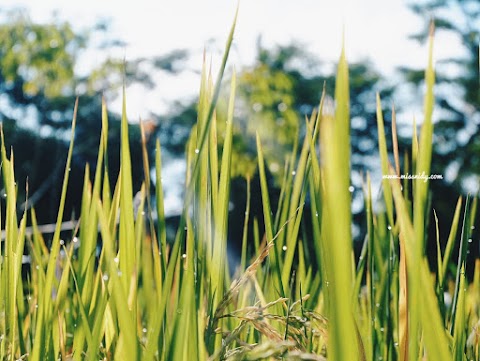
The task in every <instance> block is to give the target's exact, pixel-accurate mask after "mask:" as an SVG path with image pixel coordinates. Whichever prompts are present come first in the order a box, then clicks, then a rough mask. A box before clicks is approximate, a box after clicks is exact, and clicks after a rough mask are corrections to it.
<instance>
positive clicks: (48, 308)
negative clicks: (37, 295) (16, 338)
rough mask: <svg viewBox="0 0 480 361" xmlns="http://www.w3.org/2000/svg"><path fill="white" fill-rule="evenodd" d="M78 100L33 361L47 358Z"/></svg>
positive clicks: (37, 327)
mask: <svg viewBox="0 0 480 361" xmlns="http://www.w3.org/2000/svg"><path fill="white" fill-rule="evenodd" d="M77 110H78V99H77V101H76V102H75V108H74V111H73V120H72V130H71V137H70V146H69V148H68V154H67V160H66V166H65V173H64V176H63V185H62V194H61V197H60V206H59V209H58V216H57V224H56V227H55V233H54V235H53V239H52V247H51V249H50V258H49V261H48V267H47V274H46V279H45V288H44V295H43V297H42V299H41V300H39V310H38V314H37V324H36V328H35V340H34V343H33V348H32V353H31V354H30V357H31V360H32V361H40V360H43V359H44V357H45V347H46V346H47V339H48V337H49V333H50V331H51V325H50V320H51V317H52V315H51V313H52V310H53V307H52V304H53V303H52V296H51V295H52V290H53V284H54V278H55V268H56V263H57V259H58V255H59V251H60V231H61V227H60V226H61V223H62V219H63V210H64V207H65V200H66V196H67V186H68V180H69V175H70V163H71V160H72V153H73V144H74V138H75V136H74V135H75V124H76V119H77Z"/></svg>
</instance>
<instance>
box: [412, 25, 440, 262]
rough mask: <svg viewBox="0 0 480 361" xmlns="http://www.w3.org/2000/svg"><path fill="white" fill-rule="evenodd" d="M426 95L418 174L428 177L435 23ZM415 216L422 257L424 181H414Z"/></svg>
mask: <svg viewBox="0 0 480 361" xmlns="http://www.w3.org/2000/svg"><path fill="white" fill-rule="evenodd" d="M425 83H426V93H425V101H424V119H423V123H422V129H421V134H420V144H419V148H418V155H417V162H416V168H415V171H416V174H417V175H421V174H424V175H425V176H427V177H428V175H429V174H430V164H431V159H432V140H433V121H432V114H433V105H434V95H433V87H434V83H435V70H434V65H433V23H432V25H431V28H430V35H429V43H428V65H427V68H426V70H425ZM414 183H415V187H414V199H413V202H414V204H413V206H414V216H413V222H414V227H415V235H416V244H415V249H416V252H417V253H418V254H419V255H422V254H423V252H424V248H425V218H426V214H427V197H428V185H429V182H428V180H427V181H424V180H423V179H417V180H415V181H414Z"/></svg>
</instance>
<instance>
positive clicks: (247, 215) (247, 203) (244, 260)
mask: <svg viewBox="0 0 480 361" xmlns="http://www.w3.org/2000/svg"><path fill="white" fill-rule="evenodd" d="M246 183H247V194H246V200H245V218H244V220H243V233H242V254H241V257H240V272H244V271H245V269H246V268H247V248H248V241H249V239H248V224H249V221H250V199H251V181H250V176H247V178H246Z"/></svg>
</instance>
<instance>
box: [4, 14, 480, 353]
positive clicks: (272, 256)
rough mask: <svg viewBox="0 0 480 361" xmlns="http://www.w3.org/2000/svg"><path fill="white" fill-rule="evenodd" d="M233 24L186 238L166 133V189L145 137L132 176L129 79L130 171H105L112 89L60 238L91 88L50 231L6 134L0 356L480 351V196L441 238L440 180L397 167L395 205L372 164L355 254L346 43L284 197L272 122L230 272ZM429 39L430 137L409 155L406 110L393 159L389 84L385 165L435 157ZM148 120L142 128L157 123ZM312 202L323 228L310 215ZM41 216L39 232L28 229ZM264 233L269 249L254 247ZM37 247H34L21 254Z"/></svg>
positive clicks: (206, 114) (204, 103) (209, 108)
mask: <svg viewBox="0 0 480 361" xmlns="http://www.w3.org/2000/svg"><path fill="white" fill-rule="evenodd" d="M234 27H235V23H234V25H233V27H232V30H231V32H230V34H229V37H228V40H227V44H226V49H225V54H224V57H223V60H222V63H221V66H220V71H219V74H218V76H217V78H216V79H215V80H214V79H213V77H212V75H211V74H210V73H209V72H208V71H207V70H206V69H207V65H206V64H205V66H204V69H203V73H202V81H201V87H200V96H199V102H198V122H197V125H196V127H195V128H194V129H193V130H192V136H191V138H190V141H189V144H188V146H187V150H186V153H187V154H186V157H187V175H186V186H185V203H184V207H183V212H182V215H181V219H180V225H179V228H178V231H177V233H176V236H175V240H174V241H173V242H171V243H168V241H167V236H166V229H165V224H166V221H165V215H164V210H163V205H164V202H163V192H162V164H161V145H160V143H159V141H157V144H156V149H155V164H154V165H153V166H154V168H155V176H156V190H155V193H154V194H155V202H152V200H151V199H150V194H151V189H150V188H151V187H152V185H151V183H152V182H151V180H150V167H151V166H150V164H149V157H148V150H147V149H146V148H145V147H144V151H143V157H144V159H143V163H144V168H145V180H144V183H143V185H142V186H141V188H140V189H138V190H137V189H133V187H132V176H131V159H130V149H129V143H128V131H129V129H128V128H129V123H128V121H127V118H126V111H125V108H126V101H125V95H124V102H123V116H122V119H121V122H122V123H121V144H122V145H121V151H120V154H119V155H118V156H119V158H120V161H121V169H120V173H119V175H118V179H117V182H116V186H115V187H114V189H110V186H109V181H108V179H109V176H110V175H109V174H108V164H107V157H106V154H107V151H108V123H109V122H108V119H107V111H106V105H105V103H103V108H102V135H101V140H100V143H99V151H98V159H97V163H96V169H95V170H93V172H94V173H93V174H91V172H92V170H91V169H90V168H89V167H88V166H87V167H86V168H85V178H84V188H83V194H82V211H81V217H80V219H79V221H78V225H77V228H76V229H75V230H74V232H73V233H72V235H71V238H70V239H68V240H66V241H64V240H62V239H60V235H61V222H62V219H63V218H64V215H63V207H64V203H65V199H66V197H67V196H68V195H67V193H66V190H67V185H68V181H69V173H70V172H69V171H70V162H71V158H72V151H73V147H74V144H73V139H74V136H73V134H74V132H75V118H76V110H77V105H75V112H74V117H73V121H72V138H71V139H72V141H71V144H70V148H69V153H68V155H67V161H66V166H65V175H64V184H63V189H62V196H61V202H60V205H59V211H58V220H57V227H56V229H55V233H54V235H53V237H52V238H51V239H48V240H45V239H44V235H42V234H41V233H40V231H39V228H38V226H37V224H36V219H35V211H34V210H32V211H31V212H30V213H27V211H25V212H23V213H22V214H19V213H18V208H17V199H16V183H15V176H14V153H13V151H12V152H10V154H7V150H6V148H5V142H4V140H3V135H2V139H1V141H2V144H1V157H2V168H1V171H2V176H3V187H4V190H5V191H4V197H3V199H2V200H1V202H2V203H4V205H5V207H4V209H5V210H6V214H5V215H4V217H3V218H2V219H5V224H3V225H2V229H4V230H5V231H4V237H3V238H2V240H1V247H0V251H1V263H0V310H1V313H0V334H1V337H0V359H2V360H13V359H29V360H57V359H63V360H68V359H72V360H98V359H105V360H220V359H222V360H260V359H285V360H287V359H288V360H325V359H328V360H334V361H352V360H372V361H373V360H392V361H395V360H401V361H403V360H419V359H426V360H434V361H443V360H479V359H480V334H479V325H480V318H479V313H480V310H479V307H478V305H479V304H480V291H479V290H480V261H479V260H477V261H476V263H475V267H476V268H475V271H474V278H473V280H472V281H469V280H468V279H467V278H466V277H465V268H466V267H467V265H466V262H465V260H466V252H467V248H468V247H469V242H468V240H469V239H471V233H472V229H473V225H474V222H475V214H476V204H477V198H476V197H473V199H472V197H468V198H467V199H466V201H463V199H459V201H458V204H457V206H456V208H455V214H454V217H453V219H452V223H451V224H450V225H445V224H437V227H449V228H450V230H451V231H450V236H449V238H448V240H447V243H446V247H445V249H442V247H441V246H440V245H441V242H440V240H439V239H438V237H437V239H436V240H429V239H428V238H427V236H426V232H425V230H426V227H427V219H428V217H429V214H430V212H431V208H430V205H429V204H428V202H427V198H428V197H429V194H430V190H429V184H428V182H426V183H424V182H423V180H419V181H413V182H403V183H402V184H401V183H400V181H399V180H397V179H391V180H387V179H384V180H383V182H382V192H381V200H382V202H383V203H384V204H385V207H384V208H383V209H384V210H382V209H381V210H375V209H374V207H373V203H374V202H375V201H376V200H375V199H374V198H373V196H372V195H373V194H375V192H374V191H373V190H372V185H371V181H370V175H366V177H365V183H364V199H365V210H366V212H365V214H366V215H365V223H366V225H367V234H366V235H365V241H364V245H363V248H362V251H361V254H360V256H359V257H357V258H356V257H355V255H354V253H353V245H352V235H351V227H352V211H351V185H350V130H349V129H350V116H349V78H348V65H347V60H346V56H345V51H344V50H342V54H341V57H340V60H339V63H338V71H337V80H336V87H335V99H334V101H332V100H331V99H330V98H329V97H327V96H326V94H325V90H324V92H323V95H322V99H321V100H320V104H319V109H318V111H315V112H314V114H312V116H311V117H310V118H309V119H306V122H305V128H306V132H305V133H306V135H305V137H304V139H302V140H300V141H299V142H298V143H297V144H296V145H295V147H294V149H293V150H292V154H291V155H290V156H289V157H287V159H286V163H285V169H286V172H285V178H284V180H283V183H282V189H281V194H280V199H279V202H278V207H277V208H276V209H273V208H272V206H271V203H270V189H269V188H268V182H267V175H266V173H265V160H264V157H263V152H262V139H261V138H260V137H259V136H257V147H258V149H257V151H258V173H259V178H260V185H261V193H262V204H263V217H264V219H263V224H264V228H259V226H258V224H259V222H258V220H256V219H254V220H253V222H252V223H251V222H248V217H249V209H250V205H249V202H250V199H251V198H250V194H245V199H246V200H247V204H246V217H247V219H246V221H245V222H244V231H243V238H242V239H243V245H242V250H243V251H242V260H241V262H240V264H239V266H238V269H237V270H236V272H235V276H234V277H231V274H230V272H229V267H230V265H229V264H228V258H227V248H228V241H227V231H228V226H229V223H230V222H237V221H238V220H236V219H230V218H229V211H228V208H229V199H230V182H231V177H230V169H231V161H232V141H233V134H234V132H235V117H234V114H235V112H234V109H235V86H236V80H235V74H233V76H232V78H231V85H230V92H229V101H228V111H227V116H226V127H225V129H226V130H225V135H224V137H223V139H224V141H223V143H221V144H219V142H218V138H217V132H218V130H217V124H218V122H219V121H222V118H221V117H219V116H217V111H216V110H217V101H218V99H219V96H220V91H221V89H222V86H221V85H222V78H223V74H224V72H225V69H226V62H227V57H228V52H229V49H230V46H231V43H232V39H233V32H234ZM430 42H431V44H433V32H432V36H431V38H430ZM429 49H430V50H429V62H428V66H427V69H426V75H425V78H426V84H427V86H426V96H425V117H424V120H423V123H422V129H421V133H420V140H418V139H417V135H416V132H414V135H413V142H412V144H413V148H412V152H411V156H406V157H405V160H404V166H403V167H402V166H401V165H400V164H399V163H400V162H399V156H398V154H399V152H398V149H397V147H398V146H397V144H398V142H397V140H396V128H395V121H394V119H392V134H393V135H394V139H393V142H392V143H393V144H394V147H395V148H394V149H392V150H390V151H391V152H392V153H393V154H394V155H395V157H394V159H395V164H394V166H392V165H391V164H390V161H389V151H388V149H387V141H386V136H385V121H384V119H383V114H382V110H383V109H382V105H381V99H380V96H378V97H377V124H378V142H379V150H380V157H379V167H380V168H381V169H382V172H383V173H384V174H392V175H395V174H397V175H398V174H400V173H408V172H411V171H412V169H413V170H414V171H416V172H420V173H421V172H423V171H424V172H425V173H427V174H428V172H429V169H430V163H431V153H432V134H433V123H432V109H433V103H434V101H433V87H434V68H433V60H432V45H430V48H429ZM373 101H374V100H373ZM393 114H394V112H393ZM141 126H142V124H141ZM142 137H143V144H144V145H145V143H146V142H145V137H144V132H143V129H142ZM297 147H298V154H299V156H298V157H297V156H296V155H297ZM219 149H221V152H220V156H218V154H219ZM91 175H92V176H93V178H92V177H91ZM91 179H93V182H92V181H91ZM248 184H250V181H248ZM412 187H413V192H410V189H411V188H412ZM247 189H248V192H249V190H250V187H248V188H247ZM134 194H136V196H135V199H136V201H138V203H139V207H138V210H137V211H135V209H134V207H133V200H134ZM307 202H309V207H310V210H311V212H309V213H308V212H305V206H306V204H307ZM154 203H155V204H156V208H155V210H154V209H153V206H152V204H154ZM462 214H463V217H462ZM17 217H19V218H20V220H18V218H17ZM307 217H311V219H309V223H310V224H311V227H312V229H311V234H309V233H305V232H302V223H303V222H306V220H307V219H306V218H307ZM461 219H463V220H462V222H461ZM27 220H30V222H31V224H32V228H33V232H32V233H31V234H29V233H27V232H26V225H27ZM250 224H253V230H251V231H252V232H249V231H250V230H249V227H250ZM459 231H460V232H459ZM249 234H253V235H254V236H253V239H249V238H248V235H249ZM427 241H429V242H432V241H436V242H437V245H438V246H437V249H438V251H437V252H438V255H437V259H438V262H437V266H436V267H434V268H433V269H431V268H430V266H429V264H428V262H427V258H426V255H425V251H424V250H425V244H426V242H427ZM249 248H254V252H252V254H250V255H249V253H248V252H247V249H249ZM454 249H459V257H458V260H457V261H455V260H453V259H451V256H452V254H453V251H454ZM310 250H312V251H313V252H312V251H310ZM26 253H28V254H29V255H30V259H31V261H30V262H29V263H27V264H25V265H22V256H23V255H24V254H26ZM451 265H455V266H456V267H453V268H455V271H452V270H451V269H452V267H450V266H451ZM232 278H233V279H232ZM444 292H448V294H450V295H451V296H452V298H453V300H454V301H453V303H452V304H446V303H445V302H444Z"/></svg>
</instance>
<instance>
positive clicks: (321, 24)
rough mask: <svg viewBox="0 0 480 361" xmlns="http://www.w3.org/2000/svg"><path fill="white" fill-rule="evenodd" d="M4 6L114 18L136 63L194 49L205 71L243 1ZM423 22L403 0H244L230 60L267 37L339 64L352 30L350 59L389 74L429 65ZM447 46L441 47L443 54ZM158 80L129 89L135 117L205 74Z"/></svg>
mask: <svg viewBox="0 0 480 361" xmlns="http://www.w3.org/2000/svg"><path fill="white" fill-rule="evenodd" d="M2 3H3V6H4V7H13V6H17V7H25V8H27V9H28V10H29V12H30V15H31V17H32V19H33V20H34V21H48V20H49V19H51V18H52V14H53V13H54V11H56V12H57V13H58V17H59V18H61V19H67V20H69V21H70V22H72V24H73V25H74V27H76V28H78V29H82V28H86V27H88V26H91V25H94V24H95V22H97V21H98V20H99V19H108V20H109V21H110V25H111V32H112V34H113V35H114V36H116V37H118V38H119V39H122V40H124V41H125V42H126V43H127V46H126V47H125V48H124V49H122V52H123V54H121V55H120V56H124V57H126V59H127V60H128V59H134V58H138V57H142V56H154V55H161V54H166V53H168V52H169V51H171V50H173V49H178V48H186V49H192V50H194V51H196V52H197V54H198V55H197V56H196V57H195V58H194V59H193V60H192V64H189V66H190V67H191V68H192V69H197V70H200V69H201V65H202V56H201V54H202V51H203V49H204V48H205V49H206V50H207V53H209V54H210V55H211V58H212V60H213V66H214V67H215V65H216V64H217V65H218V64H219V63H220V58H221V51H222V50H223V45H224V42H225V40H226V37H227V35H228V32H229V29H230V26H231V24H232V20H233V17H234V13H235V10H236V7H237V0H232V1H230V0H202V1H198V0H175V1H172V0H169V1H165V0H159V1H148V0H136V1H114V0H101V1H99V0H83V1H66V0H42V1H38V0H2ZM420 26H421V22H420V20H419V19H418V18H417V17H415V16H414V15H413V14H412V13H411V12H410V11H409V10H408V9H407V7H406V2H405V1H402V0H389V1H385V0H362V1H358V0H357V1H355V0H350V1H349V0H340V1H338V0H337V1H335V0H296V1H292V0H289V1H287V0H240V2H239V14H238V21H237V28H236V32H235V37H234V43H233V49H232V52H231V56H230V59H229V65H230V66H232V65H234V66H235V67H236V68H237V69H239V68H241V67H242V66H245V65H248V64H249V63H251V62H252V60H253V59H254V56H255V44H256V41H257V38H258V36H259V35H261V36H262V42H263V44H264V45H266V46H274V45H279V44H283V45H287V44H289V43H292V42H295V43H296V44H301V45H302V46H304V47H305V49H307V50H308V51H309V52H310V53H312V54H313V55H314V56H316V57H318V58H320V59H322V60H324V61H328V62H332V64H333V63H334V62H335V61H336V59H337V58H338V55H339V54H340V49H341V44H342V35H343V33H345V45H346V51H347V57H348V59H349V60H350V61H355V60H363V59H370V60H372V61H373V62H374V64H375V66H376V67H377V69H379V70H380V71H382V72H383V73H385V74H386V76H388V75H389V74H391V73H392V72H393V70H394V68H395V67H396V66H398V65H410V66H417V67H422V66H423V65H424V64H425V63H426V48H425V46H421V45H419V44H417V43H416V42H414V41H409V40H407V36H408V34H411V33H413V32H415V31H416V30H418V29H419V28H420ZM212 39H213V40H214V41H212ZM444 50H448V47H445V49H444ZM444 50H442V48H438V49H436V51H437V52H438V53H440V55H441V53H442V51H444ZM115 55H116V56H118V54H115ZM104 56H109V54H97V55H96V56H93V57H90V58H89V59H88V61H89V62H90V63H88V62H87V65H86V67H87V68H88V66H94V65H95V63H97V62H98V63H99V62H100V61H101V59H102V57H104ZM156 80H157V82H158V85H157V87H156V89H155V91H154V92H150V93H149V94H148V95H146V94H145V90H144V89H141V88H139V87H138V86H137V87H132V88H131V89H127V100H128V115H129V118H136V119H138V118H140V117H142V118H148V116H149V114H150V112H152V111H153V112H157V113H161V112H165V111H167V110H168V109H169V105H171V104H172V103H173V102H174V100H176V99H178V98H179V97H182V96H184V95H187V96H190V97H191V96H194V95H195V94H196V92H197V90H198V83H199V80H198V75H196V74H194V73H193V72H191V73H188V74H183V75H182V76H178V77H169V76H166V75H163V76H160V78H157V79H156ZM113 106H114V107H120V104H119V102H118V104H113ZM113 110H115V109H113Z"/></svg>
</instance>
